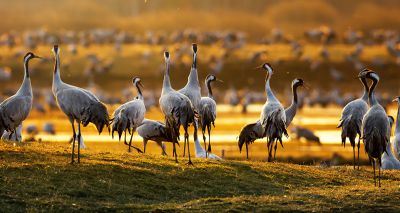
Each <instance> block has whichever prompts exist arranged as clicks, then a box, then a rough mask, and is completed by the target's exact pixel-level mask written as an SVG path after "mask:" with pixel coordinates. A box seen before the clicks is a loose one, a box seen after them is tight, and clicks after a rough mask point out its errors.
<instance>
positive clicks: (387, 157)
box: [381, 116, 400, 170]
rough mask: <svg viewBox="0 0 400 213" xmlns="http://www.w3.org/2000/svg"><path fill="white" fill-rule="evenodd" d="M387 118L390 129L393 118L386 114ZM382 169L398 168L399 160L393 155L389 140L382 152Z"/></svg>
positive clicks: (399, 167)
mask: <svg viewBox="0 0 400 213" xmlns="http://www.w3.org/2000/svg"><path fill="white" fill-rule="evenodd" d="M388 118H389V123H390V129H392V126H393V123H394V118H393V117H392V116H388ZM381 168H382V169H384V170H385V169H395V170H399V169H400V161H399V160H397V159H396V157H395V156H394V155H393V152H392V144H391V143H390V141H389V142H388V144H387V145H386V152H384V153H383V155H382V165H381Z"/></svg>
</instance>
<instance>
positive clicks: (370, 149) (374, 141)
mask: <svg viewBox="0 0 400 213" xmlns="http://www.w3.org/2000/svg"><path fill="white" fill-rule="evenodd" d="M386 134H387V133H381V132H380V131H379V130H378V129H377V128H376V127H373V129H372V130H371V131H368V132H365V134H364V136H363V140H364V144H365V152H366V153H368V156H369V157H372V158H380V157H381V155H382V153H383V152H386V153H387V150H386V146H387V143H388V141H389V138H388V137H387V136H386Z"/></svg>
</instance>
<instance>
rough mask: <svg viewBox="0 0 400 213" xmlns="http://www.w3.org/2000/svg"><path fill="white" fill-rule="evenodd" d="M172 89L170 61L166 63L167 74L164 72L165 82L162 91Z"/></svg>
mask: <svg viewBox="0 0 400 213" xmlns="http://www.w3.org/2000/svg"><path fill="white" fill-rule="evenodd" d="M170 89H172V87H171V81H170V79H169V61H167V62H166V63H165V72H164V81H163V88H162V90H163V91H164V90H170Z"/></svg>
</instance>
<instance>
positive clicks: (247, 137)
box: [238, 121, 264, 151]
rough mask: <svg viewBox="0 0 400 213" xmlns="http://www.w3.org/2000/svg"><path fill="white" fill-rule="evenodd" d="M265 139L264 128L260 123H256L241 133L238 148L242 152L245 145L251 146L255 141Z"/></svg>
mask: <svg viewBox="0 0 400 213" xmlns="http://www.w3.org/2000/svg"><path fill="white" fill-rule="evenodd" d="M263 137H264V128H263V127H262V125H261V123H260V121H257V122H255V123H251V124H247V125H246V126H245V127H243V129H242V130H241V131H240V134H239V141H238V146H239V150H240V151H242V147H243V144H245V143H247V144H251V143H253V142H254V141H255V140H257V139H260V138H263Z"/></svg>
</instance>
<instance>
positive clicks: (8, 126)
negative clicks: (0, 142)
mask: <svg viewBox="0 0 400 213" xmlns="http://www.w3.org/2000/svg"><path fill="white" fill-rule="evenodd" d="M33 58H40V57H39V56H36V55H34V54H33V53H31V52H28V53H27V54H26V55H25V57H24V80H23V81H22V84H21V86H20V88H19V89H18V91H17V92H16V93H15V95H13V96H11V97H9V98H7V99H6V100H4V101H3V102H2V103H1V104H0V132H1V133H3V132H4V130H6V131H8V132H10V133H11V134H10V136H9V137H10V138H11V136H12V134H13V133H14V132H15V131H16V129H17V127H18V126H20V125H21V123H22V122H23V121H24V120H25V119H26V118H27V117H28V115H29V113H30V111H31V109H32V102H33V97H32V86H31V79H30V75H29V61H30V60H31V59H33Z"/></svg>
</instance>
